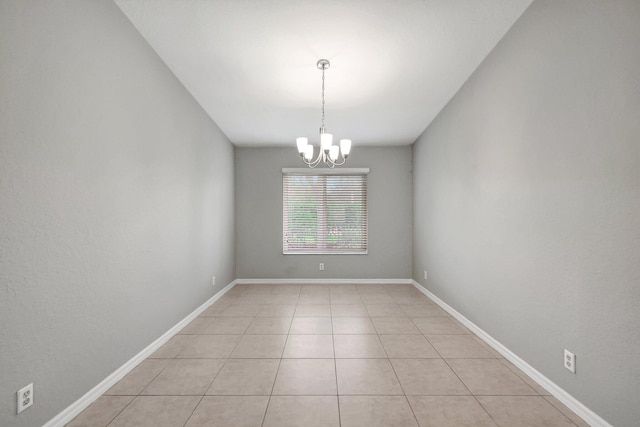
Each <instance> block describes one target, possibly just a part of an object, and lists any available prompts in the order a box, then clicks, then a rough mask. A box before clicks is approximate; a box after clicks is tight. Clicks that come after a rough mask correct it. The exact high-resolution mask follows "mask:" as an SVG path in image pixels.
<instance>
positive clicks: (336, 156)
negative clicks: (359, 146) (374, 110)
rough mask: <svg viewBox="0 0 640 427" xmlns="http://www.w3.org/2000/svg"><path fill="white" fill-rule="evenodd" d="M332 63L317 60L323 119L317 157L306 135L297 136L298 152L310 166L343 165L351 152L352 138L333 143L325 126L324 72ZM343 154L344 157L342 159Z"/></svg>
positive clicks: (325, 60) (331, 166) (331, 136)
mask: <svg viewBox="0 0 640 427" xmlns="http://www.w3.org/2000/svg"><path fill="white" fill-rule="evenodd" d="M330 65H331V64H330V63H329V61H328V60H327V59H319V60H318V62H317V66H318V69H319V70H322V119H321V121H320V147H319V150H318V155H317V157H316V158H315V159H314V158H313V155H314V148H313V145H312V144H310V143H309V140H308V139H307V138H306V137H299V138H296V145H297V147H298V153H299V154H300V157H301V158H302V161H303V162H304V163H305V164H306V165H307V166H309V167H310V168H315V167H316V166H318V165H319V164H320V163H324V164H326V165H327V166H328V167H330V168H333V167H336V166H340V165H343V164H345V162H346V161H347V157H349V153H350V152H351V140H350V139H341V140H340V145H339V146H338V145H333V135H332V134H330V133H327V130H326V128H325V127H324V72H325V70H326V69H328V68H329V66H330ZM341 156H342V159H340V157H341Z"/></svg>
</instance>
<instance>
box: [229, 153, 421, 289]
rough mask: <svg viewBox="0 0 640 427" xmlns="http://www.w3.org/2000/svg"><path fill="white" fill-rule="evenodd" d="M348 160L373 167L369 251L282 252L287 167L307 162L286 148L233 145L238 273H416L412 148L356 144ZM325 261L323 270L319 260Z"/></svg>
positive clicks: (280, 275) (380, 275)
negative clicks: (283, 207)
mask: <svg viewBox="0 0 640 427" xmlns="http://www.w3.org/2000/svg"><path fill="white" fill-rule="evenodd" d="M347 165H348V167H368V168H370V169H371V172H370V173H369V177H368V182H367V185H368V200H367V202H368V209H369V253H368V254H367V255H283V254H282V168H283V167H304V164H303V163H302V162H301V160H300V157H299V155H298V152H297V151H296V149H295V144H294V143H292V144H291V147H288V148H237V149H236V209H237V218H236V277H238V278H241V279H246V278H296V279H297V278H319V279H329V278H331V279H336V278H338V279H353V278H358V279H360V278H366V279H380V278H385V279H388V278H394V279H396V278H397V279H403V278H404V279H408V278H410V277H411V250H412V244H411V221H412V220H411V203H412V202H411V197H412V190H411V182H412V176H411V147H408V146H405V147H395V148H375V147H360V146H355V147H354V148H353V151H352V154H351V157H349V160H348V163H347ZM321 262H324V263H325V270H324V271H319V270H318V264H319V263H321Z"/></svg>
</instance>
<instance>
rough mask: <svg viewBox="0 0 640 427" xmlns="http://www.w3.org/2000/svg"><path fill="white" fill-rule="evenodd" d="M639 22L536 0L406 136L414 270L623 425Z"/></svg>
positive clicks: (630, 343) (634, 237) (637, 325)
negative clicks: (420, 130)
mask: <svg viewBox="0 0 640 427" xmlns="http://www.w3.org/2000/svg"><path fill="white" fill-rule="evenodd" d="M638 22H640V3H638V2H637V1H615V2H614V1H607V2H604V1H596V0H593V1H582V0H580V1H578V0H572V1H569V0H565V1H555V0H547V1H536V2H534V3H533V4H532V6H531V7H530V8H529V9H528V10H527V11H526V12H525V13H524V15H523V16H522V17H521V19H520V20H519V21H518V22H517V23H516V24H515V25H514V27H513V28H512V29H511V30H510V31H509V32H508V33H507V35H506V36H505V38H504V39H503V40H502V41H501V42H500V43H499V44H498V46H497V47H496V49H495V50H494V51H493V52H492V53H491V54H490V55H489V57H488V58H487V59H486V60H485V62H484V63H483V64H482V65H481V66H480V67H479V69H478V70H477V72H476V73H475V74H474V75H473V76H472V77H471V78H470V79H469V80H468V81H467V82H466V84H465V85H464V86H463V88H462V89H461V90H460V92H459V93H458V94H457V95H456V96H455V98H454V99H453V100H452V101H451V102H450V104H449V105H448V106H447V107H446V108H445V109H444V110H443V111H442V112H441V114H440V115H439V116H438V117H437V119H436V120H435V121H434V122H433V123H432V124H431V125H430V126H429V128H428V129H427V130H426V131H425V132H424V134H423V135H422V136H421V137H420V139H419V140H418V142H417V143H416V144H415V145H414V151H413V155H414V157H413V163H414V219H415V222H414V227H415V232H414V245H415V247H414V271H413V277H414V278H415V280H417V281H419V282H420V283H422V284H423V285H424V286H425V287H426V288H427V289H429V290H431V291H432V292H433V293H435V294H436V295H437V296H439V297H440V298H442V299H443V300H444V301H446V302H447V303H448V304H449V305H451V306H452V307H453V308H455V309H456V310H458V311H459V312H461V313H462V314H463V315H465V316H466V317H467V318H469V319H470V320H471V321H473V322H474V323H476V324H477V325H479V326H480V327H481V328H482V329H484V330H485V331H487V332H488V333H489V334H490V335H492V336H493V337H495V338H496V339H497V340H498V341H500V342H501V343H503V344H504V345H506V346H507V347H508V348H509V349H511V350H512V351H513V352H515V353H516V354H517V355H519V356H520V357H521V358H522V359H524V360H525V361H526V362H528V363H529V364H531V365H532V366H533V367H535V368H536V369H537V370H539V371H540V372H541V373H543V374H544V375H545V376H547V377H548V378H550V379H551V380H552V381H554V382H555V383H556V384H558V385H559V386H560V387H562V388H563V389H564V390H566V391H567V392H569V393H570V394H572V395H573V396H575V397H576V398H577V399H578V400H580V401H581V402H582V403H584V404H585V405H587V406H588V407H589V408H591V409H592V410H593V411H595V412H596V413H598V414H599V415H600V416H601V417H603V418H605V419H606V420H608V421H609V422H610V423H612V424H613V425H615V426H620V427H621V426H637V425H638V424H637V423H638V420H640V409H639V407H638V396H639V395H640V368H639V367H638V361H639V360H640V120H639V114H640V26H639V25H638ZM425 268H426V269H427V270H428V271H429V280H428V281H424V279H422V277H423V274H422V272H423V270H424V269H425ZM565 348H566V349H569V350H571V351H573V352H574V353H575V354H576V356H577V374H575V375H574V374H572V373H570V372H569V371H567V370H565V369H564V368H563V365H562V360H563V349H565Z"/></svg>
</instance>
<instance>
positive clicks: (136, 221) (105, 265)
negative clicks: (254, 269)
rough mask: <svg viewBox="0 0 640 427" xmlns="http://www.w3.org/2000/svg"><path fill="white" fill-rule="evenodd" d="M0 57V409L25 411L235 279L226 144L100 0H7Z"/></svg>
mask: <svg viewBox="0 0 640 427" xmlns="http://www.w3.org/2000/svg"><path fill="white" fill-rule="evenodd" d="M0 64H1V72H0V94H1V95H0V280H1V285H0V425H2V426H37V425H42V424H43V423H45V422H46V421H48V420H49V419H51V418H52V417H53V416H55V415H57V414H58V413H59V412H60V411H62V410H63V409H65V408H66V407H67V406H68V405H70V404H71V403H73V402H74V401H75V400H77V399H78V398H79V397H81V396H82V395H83V394H84V393H86V392H87V391H88V390H90V389H91V388H92V387H93V386H95V385H96V384H97V383H98V382H100V381H101V380H103V379H104V378H105V377H106V376H107V375H109V374H110V373H111V372H113V371H114V370H115V369H116V368H118V367H120V366H121V365H122V364H123V363H124V362H126V361H127V360H129V359H130V358H131V357H132V356H134V355H135V354H136V353H138V352H139V351H140V350H142V349H143V348H144V347H146V346H147V345H148V344H150V343H151V342H152V341H154V340H155V339H156V338H158V337H159V336H160V335H162V334H163V333H164V332H166V331H167V330H168V329H169V328H170V327H172V326H173V325H175V324H176V323H177V322H178V321H179V320H181V319H182V318H183V317H184V316H186V315H187V314H189V313H190V312H192V311H193V310H194V309H195V308H196V307H198V306H199V305H201V304H202V303H204V302H205V301H206V300H207V298H209V297H210V296H211V295H213V293H214V291H216V290H217V289H221V288H222V287H223V286H224V285H226V284H227V283H229V282H230V281H231V280H233V279H234V268H235V267H234V263H233V256H234V255H233V252H234V247H233V229H234V219H233V197H234V195H233V179H234V177H233V146H232V145H231V144H229V142H228V141H227V139H226V138H225V137H224V135H223V134H222V133H221V132H220V131H219V129H218V128H217V127H216V125H215V124H214V123H213V122H212V121H211V120H210V119H209V118H208V116H207V115H205V113H204V112H203V111H202V109H201V108H200V107H199V106H198V104H197V103H196V102H195V101H194V100H193V99H192V98H191V97H190V95H189V94H188V93H187V92H186V91H185V90H184V88H183V87H182V85H181V84H180V83H179V82H178V81H177V79H176V78H175V77H174V76H173V74H171V72H170V71H169V70H168V69H167V68H166V67H165V66H164V64H163V63H162V61H161V60H160V59H159V58H158V57H157V56H156V54H155V53H154V52H153V51H152V50H151V49H150V48H149V46H148V45H147V44H146V42H145V41H144V40H143V38H142V37H141V36H140V35H139V34H138V33H137V32H136V30H135V29H134V28H133V27H132V25H131V24H130V23H129V21H128V20H127V19H126V17H125V16H124V15H123V14H122V12H121V11H120V10H119V9H118V7H117V6H116V5H115V4H113V3H112V2H109V1H81V0H78V1H65V2H60V1H56V2H44V1H3V2H2V3H0ZM213 274H215V275H216V276H217V283H218V288H217V289H213V288H212V287H211V276H212V275H213ZM30 382H33V383H34V385H35V405H34V406H33V407H32V408H29V409H27V410H26V411H25V412H23V413H22V414H20V415H18V416H16V415H15V392H16V391H17V390H18V389H19V388H21V387H22V386H24V385H26V384H28V383H30Z"/></svg>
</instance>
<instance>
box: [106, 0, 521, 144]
mask: <svg viewBox="0 0 640 427" xmlns="http://www.w3.org/2000/svg"><path fill="white" fill-rule="evenodd" d="M531 1H532V0H395V1H391V0H253V1H252V0H115V2H116V4H117V5H118V6H119V7H120V8H121V9H122V11H123V12H124V13H125V14H126V15H127V17H128V18H129V19H130V20H131V22H132V23H133V25H134V26H135V27H136V28H137V29H138V31H139V32H140V33H141V34H142V36H143V37H144V38H145V39H146V40H147V41H148V42H149V44H150V45H151V47H152V48H153V49H155V51H156V52H157V53H158V55H159V56H160V57H161V58H162V60H163V61H164V62H165V63H166V64H167V66H168V67H169V68H170V69H171V70H172V71H173V72H174V73H175V75H176V76H177V77H178V79H180V81H181V82H182V84H183V85H184V86H185V87H186V88H187V90H189V92H191V94H192V95H193V96H194V98H195V99H196V100H197V101H198V102H199V103H200V105H202V107H203V108H204V109H205V110H206V112H207V113H208V114H209V115H210V116H211V118H212V119H213V120H214V121H215V122H216V123H217V124H218V126H220V128H221V129H222V131H223V132H224V133H225V134H226V135H227V136H228V137H229V139H230V140H231V141H232V142H233V143H234V144H235V145H237V146H283V145H290V146H293V145H294V144H295V138H296V137H298V136H307V137H309V138H310V142H317V141H318V128H319V126H320V111H321V110H320V108H321V102H320V91H321V76H322V73H321V71H320V70H318V69H317V68H316V61H317V60H318V59H320V58H327V59H329V60H330V61H331V68H330V69H329V70H327V71H326V73H325V76H326V83H325V98H326V107H325V110H326V119H325V125H326V127H327V130H328V131H329V132H331V133H333V134H334V138H336V139H340V138H350V139H352V140H353V144H354V146H358V145H408V144H411V143H413V142H414V141H415V140H416V139H417V138H418V136H419V135H420V134H421V133H422V131H423V130H424V129H425V128H426V127H427V126H428V125H429V123H431V121H432V120H433V119H434V118H435V117H436V115H437V114H438V113H439V112H440V110H441V109H442V108H443V107H444V106H445V105H446V103H447V102H448V101H449V100H450V99H451V98H452V97H453V95H454V94H455V93H456V92H457V90H458V89H459V88H460V86H461V85H462V84H463V83H464V81H465V80H466V79H467V78H468V77H469V76H470V75H471V74H472V73H473V71H474V70H475V69H476V67H477V66H478V65H479V64H480V63H481V62H482V60H483V59H484V58H485V57H486V56H487V54H488V53H489V52H490V51H491V50H492V49H493V47H494V46H495V45H496V44H497V42H498V41H499V40H500V39H501V38H502V36H503V35H504V34H505V33H506V32H507V30H508V29H509V28H510V27H511V25H513V23H514V22H515V21H516V20H517V19H518V17H520V15H521V14H522V13H523V12H524V10H525V9H526V8H527V7H528V6H529V4H530V3H531Z"/></svg>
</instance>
